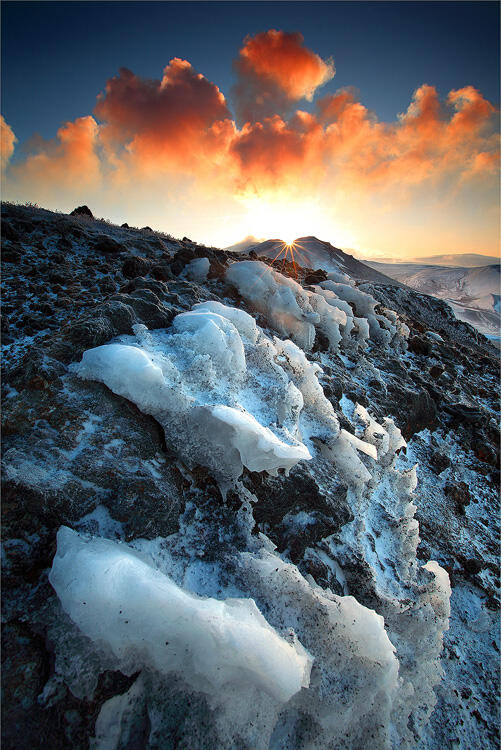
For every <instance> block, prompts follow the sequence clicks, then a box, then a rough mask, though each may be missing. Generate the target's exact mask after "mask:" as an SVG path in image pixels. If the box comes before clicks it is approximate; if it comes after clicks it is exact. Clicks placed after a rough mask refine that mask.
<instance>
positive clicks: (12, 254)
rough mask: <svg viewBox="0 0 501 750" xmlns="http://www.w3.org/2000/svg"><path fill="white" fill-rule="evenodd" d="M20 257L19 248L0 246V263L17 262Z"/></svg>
mask: <svg viewBox="0 0 501 750" xmlns="http://www.w3.org/2000/svg"><path fill="white" fill-rule="evenodd" d="M22 257H23V256H22V252H21V249H17V248H15V247H2V263H19V262H20V261H21V258H22Z"/></svg>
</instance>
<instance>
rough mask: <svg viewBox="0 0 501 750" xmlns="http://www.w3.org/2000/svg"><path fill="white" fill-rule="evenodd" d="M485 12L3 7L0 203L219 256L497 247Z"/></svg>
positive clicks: (330, 6) (432, 7) (493, 56)
mask: <svg viewBox="0 0 501 750" xmlns="http://www.w3.org/2000/svg"><path fill="white" fill-rule="evenodd" d="M313 11H317V15H313V16H312V13H313ZM320 13H321V14H322V19H323V20H324V24H318V22H317V21H318V14H320ZM498 18H499V7H498V6H497V5H496V4H495V3H489V2H477V3H471V2H450V3H442V2H437V3H433V4H423V3H413V2H410V3H406V2H395V3H387V2H381V3H370V2H369V3H367V2H355V3H344V2H339V3H331V2H327V3H315V2H313V3H307V4H306V3H302V2H299V3H289V2H284V3H269V4H268V3H267V4H261V3H233V2H230V3H218V2H215V3H191V2H186V3H171V2H161V3H153V4H152V3H148V2H146V3H143V4H138V3H135V2H131V3H122V2H117V3H111V4H110V3H107V2H103V3H80V2H75V3H69V2H61V3H50V2H48V3H29V2H28V3H25V2H21V3H18V2H9V1H8V2H4V3H3V4H2V62H3V64H2V89H3V98H2V113H1V115H2V118H1V125H2V187H3V193H4V197H6V198H7V199H10V200H17V201H20V202H27V201H33V202H36V203H38V204H41V205H42V204H43V205H46V206H47V207H48V208H52V209H54V208H56V209H61V210H64V211H70V210H72V208H74V207H75V206H76V205H79V204H82V203H85V204H88V205H91V204H92V205H93V211H94V212H95V213H100V214H103V215H105V216H108V217H109V218H110V219H111V220H112V221H114V222H115V223H117V224H120V223H123V222H124V221H129V222H132V223H134V224H137V225H150V226H152V225H155V226H157V227H158V228H159V229H160V230H162V231H165V232H168V233H170V234H173V235H175V236H184V235H187V236H190V237H193V238H195V239H196V240H197V241H199V242H203V243H204V244H212V245H217V246H220V247H228V246H231V245H235V244H238V243H239V242H241V241H242V239H243V238H245V237H246V236H247V235H251V234H252V235H254V236H256V237H266V238H269V237H280V238H281V239H282V240H283V241H285V242H286V243H290V242H291V241H292V240H293V239H294V238H296V237H301V236H307V235H309V234H311V235H314V236H317V237H322V238H325V240H327V241H328V242H330V243H331V244H332V245H334V246H336V247H340V248H349V249H350V250H351V251H352V252H353V253H355V254H358V255H363V256H365V257H367V258H368V259H371V260H378V258H382V257H385V258H386V257H393V258H396V259H398V260H400V261H405V260H408V259H410V258H411V257H433V256H434V255H443V254H454V255H460V254H468V253H470V252H472V251H471V248H472V247H473V248H475V251H476V252H477V253H478V254H485V255H491V256H492V257H498V254H499V198H498V184H499V183H498V179H499V135H498V131H499V100H498V96H499V94H498V91H499V37H498V33H497V27H498V26H497V25H496V20H497V19H498ZM84 20H85V21H86V23H83V21H84ZM91 21H92V22H93V23H90V22H91ZM314 21H316V22H314ZM208 23H211V24H212V25H211V28H213V29H214V34H215V37H216V38H217V41H218V44H217V52H215V46H214V44H211V43H209V41H208V40H207V38H206V34H205V27H206V24H208ZM133 24H135V25H136V26H137V28H138V36H137V40H136V43H135V44H134V45H132V46H130V45H129V47H126V48H124V46H123V34H124V33H125V32H126V31H127V30H128V29H129V28H131V27H132V25H133ZM319 26H322V28H321V29H320V28H318V27H319ZM465 29H467V33H466V31H465ZM73 32H74V33H73ZM21 33H22V34H23V38H26V39H27V40H29V44H27V45H23V46H22V47H21V46H20V45H19V44H17V42H16V40H17V39H18V38H19V35H20V34H21ZM68 34H69V35H70V37H68ZM69 38H71V40H72V44H71V45H70V44H69V42H68V39H69ZM96 40H101V42H102V45H101V46H102V48H101V47H99V49H98V50H97V51H96V53H95V54H93V55H92V56H91V57H90V58H89V54H88V48H89V44H91V43H92V44H93V48H95V46H96V45H95V43H96ZM48 41H49V43H50V44H51V56H50V59H46V56H45V57H43V56H42V57H41V45H46V44H47V42H48ZM211 41H212V40H211ZM465 44H468V51H469V54H468V55H465V54H464V49H465V46H464V45H465ZM422 50H425V51H426V54H425V55H423V54H422ZM169 61H170V62H169ZM34 69H36V70H37V76H36V77H35V76H33V75H32V71H33V70H34ZM397 70H398V74H396V71H397ZM162 71H163V72H162ZM159 75H160V76H161V77H160V78H159V77H158V76H159Z"/></svg>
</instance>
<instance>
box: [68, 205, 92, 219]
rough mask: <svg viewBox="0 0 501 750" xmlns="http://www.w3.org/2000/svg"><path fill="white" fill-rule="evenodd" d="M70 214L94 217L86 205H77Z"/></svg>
mask: <svg viewBox="0 0 501 750" xmlns="http://www.w3.org/2000/svg"><path fill="white" fill-rule="evenodd" d="M70 216H89V217H90V218H91V219H93V218H94V216H93V214H92V211H91V210H90V208H89V207H88V206H77V208H74V209H73V211H72V212H71V213H70Z"/></svg>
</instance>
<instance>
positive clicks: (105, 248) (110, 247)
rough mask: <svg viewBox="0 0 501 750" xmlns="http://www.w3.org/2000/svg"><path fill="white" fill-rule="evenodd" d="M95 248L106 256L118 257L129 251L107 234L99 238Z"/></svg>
mask: <svg viewBox="0 0 501 750" xmlns="http://www.w3.org/2000/svg"><path fill="white" fill-rule="evenodd" d="M94 248H95V250H96V251H97V252H98V253H104V254H105V255H118V254H119V253H123V252H125V251H126V250H127V248H126V247H125V245H122V244H121V243H120V242H117V241H116V240H114V239H112V238H111V237H108V236H107V235H106V234H103V235H101V236H99V237H97V239H96V244H95V245H94Z"/></svg>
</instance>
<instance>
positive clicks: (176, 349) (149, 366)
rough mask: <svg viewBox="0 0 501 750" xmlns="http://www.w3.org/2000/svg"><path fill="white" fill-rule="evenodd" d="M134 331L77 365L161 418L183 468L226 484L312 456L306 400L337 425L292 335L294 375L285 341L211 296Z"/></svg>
mask: <svg viewBox="0 0 501 750" xmlns="http://www.w3.org/2000/svg"><path fill="white" fill-rule="evenodd" d="M135 334H136V335H135V337H131V336H123V337H121V340H120V342H117V343H112V344H106V345H104V346H101V347H97V348H95V349H91V350H88V351H86V352H85V353H84V355H83V358H82V361H81V362H80V363H79V364H74V365H72V367H71V369H72V370H73V371H74V372H76V373H77V374H78V375H79V376H80V377H83V378H86V379H91V380H98V381H100V382H102V383H104V384H105V385H106V386H107V387H108V388H110V389H111V390H112V391H113V392H114V393H116V394H118V395H120V396H123V397H125V398H128V399H129V400H131V401H133V402H134V403H135V404H136V405H137V406H138V407H139V409H141V411H143V412H145V413H146V414H150V415H152V416H153V417H155V419H157V420H158V422H159V423H160V424H161V425H162V426H163V428H164V431H165V434H166V438H167V440H168V441H169V443H170V444H172V447H173V449H174V450H176V452H177V453H178V454H179V455H180V456H181V457H182V458H183V460H185V462H186V463H187V465H188V466H193V465H196V464H201V465H203V466H206V467H207V468H209V469H210V470H211V472H212V473H213V475H214V476H215V477H216V478H217V479H218V480H219V481H220V482H221V484H222V486H227V484H228V482H231V481H234V480H235V479H237V478H238V477H239V476H240V475H241V473H242V471H243V468H244V466H246V467H247V468H248V469H250V470H251V471H267V472H269V473H272V474H276V472H277V471H278V470H285V471H286V472H288V471H289V470H290V469H291V468H292V467H293V466H294V465H295V464H296V463H297V462H298V461H301V460H309V459H310V458H311V454H310V452H309V450H308V449H307V448H306V446H305V445H304V444H303V442H302V441H301V436H300V433H301V430H300V426H299V419H300V414H301V411H302V410H303V407H304V406H305V404H306V406H307V407H308V409H309V410H310V411H311V413H312V416H313V417H314V418H315V419H317V420H318V418H320V419H323V420H324V421H325V419H327V421H328V422H329V423H330V424H331V427H332V428H333V429H334V430H335V429H336V427H337V422H336V419H335V416H334V413H333V410H332V406H331V405H330V404H329V402H328V401H327V400H326V399H325V396H324V395H323V391H322V389H321V388H320V385H319V383H318V380H317V377H316V375H317V371H318V366H316V365H312V364H311V363H310V362H308V360H307V359H306V358H305V356H304V353H303V352H302V350H300V349H299V348H297V347H296V346H295V345H294V344H293V343H292V342H291V341H289V342H285V343H284V344H283V346H284V347H285V348H288V349H290V357H293V358H294V359H295V364H294V367H293V373H292V372H289V371H288V367H285V368H284V367H281V366H280V362H279V357H280V354H281V352H282V350H283V347H282V344H281V343H280V342H279V340H278V339H277V341H276V342H275V344H274V343H273V342H272V341H270V339H268V338H267V337H266V336H264V335H263V333H262V332H261V331H260V330H259V329H258V327H257V326H256V323H255V321H254V320H253V318H252V317H251V316H250V315H249V314H248V313H246V312H244V311H243V310H238V309H236V308H231V307H226V306H225V305H222V304H221V303H218V302H206V303H203V304H199V305H196V306H195V308H194V309H193V310H191V311H189V312H185V313H181V314H180V315H178V316H177V317H176V318H175V319H174V321H173V323H172V327H171V328H170V329H167V330H161V331H147V330H146V329H145V328H144V326H141V327H138V326H136V327H135ZM290 357H289V359H288V360H287V362H290ZM319 405H321V407H320V406H319ZM319 429H320V430H325V426H322V427H319Z"/></svg>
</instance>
